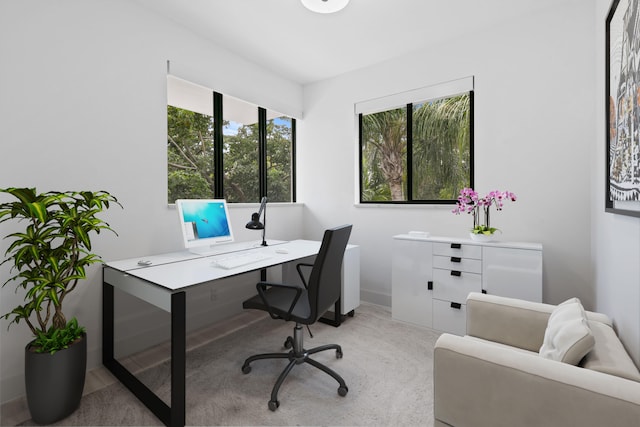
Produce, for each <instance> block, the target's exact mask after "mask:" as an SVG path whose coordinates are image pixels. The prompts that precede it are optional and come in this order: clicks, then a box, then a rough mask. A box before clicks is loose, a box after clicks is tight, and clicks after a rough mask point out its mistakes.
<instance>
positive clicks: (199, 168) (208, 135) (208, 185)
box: [167, 105, 214, 203]
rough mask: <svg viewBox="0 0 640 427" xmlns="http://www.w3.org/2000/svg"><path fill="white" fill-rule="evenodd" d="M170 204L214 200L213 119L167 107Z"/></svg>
mask: <svg viewBox="0 0 640 427" xmlns="http://www.w3.org/2000/svg"><path fill="white" fill-rule="evenodd" d="M167 162H168V201H169V203H174V202H175V201H176V200H177V199H207V198H209V199H210V198H212V197H213V189H214V174H213V117H212V116H207V115H205V114H199V113H196V112H193V111H189V110H183V109H182V108H177V107H173V106H171V105H169V106H167Z"/></svg>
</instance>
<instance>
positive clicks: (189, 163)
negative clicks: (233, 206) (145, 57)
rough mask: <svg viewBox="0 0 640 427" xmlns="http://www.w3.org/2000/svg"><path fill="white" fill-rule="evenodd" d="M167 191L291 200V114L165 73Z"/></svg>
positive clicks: (178, 195) (171, 197)
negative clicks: (270, 109)
mask: <svg viewBox="0 0 640 427" xmlns="http://www.w3.org/2000/svg"><path fill="white" fill-rule="evenodd" d="M167 94H168V96H167V99H168V101H167V103H168V106H167V165H168V170H167V173H168V176H167V183H168V188H167V195H168V196H167V197H168V202H169V203H173V202H175V200H177V199H189V198H191V199H193V198H213V197H215V198H225V199H227V201H229V202H259V201H260V199H261V198H262V197H263V196H267V197H268V198H269V201H270V202H294V201H295V162H294V154H295V119H293V118H291V117H286V116H283V115H282V114H280V113H277V112H275V111H268V110H266V109H264V108H261V107H258V106H256V105H253V104H250V103H248V102H245V101H242V100H239V99H236V98H233V97H230V96H227V95H222V94H220V93H217V92H214V91H212V90H210V89H207V88H203V87H201V86H198V85H195V84H193V83H189V82H186V81H184V80H181V79H178V78H175V77H173V76H169V77H168V78H167Z"/></svg>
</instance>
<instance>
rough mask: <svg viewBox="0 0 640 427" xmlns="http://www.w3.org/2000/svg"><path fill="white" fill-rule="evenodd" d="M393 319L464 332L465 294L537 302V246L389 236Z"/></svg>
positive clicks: (539, 269)
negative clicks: (481, 294) (390, 240)
mask: <svg viewBox="0 0 640 427" xmlns="http://www.w3.org/2000/svg"><path fill="white" fill-rule="evenodd" d="M391 281H392V299H391V308H392V316H393V318H394V319H398V320H402V321H405V322H410V323H415V324H418V325H422V326H427V327H430V328H433V329H437V330H440V331H444V332H451V333H454V334H458V335H464V334H465V332H466V300H467V295H469V292H483V293H488V294H494V295H501V296H508V297H512V298H520V299H525V300H529V301H536V302H542V245H540V244H537V243H510V242H493V243H479V242H474V241H471V240H467V239H454V238H447V237H423V236H417V235H410V234H403V235H398V236H394V241H393V262H392V279H391Z"/></svg>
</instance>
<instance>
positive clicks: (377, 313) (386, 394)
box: [23, 304, 439, 426]
mask: <svg viewBox="0 0 640 427" xmlns="http://www.w3.org/2000/svg"><path fill="white" fill-rule="evenodd" d="M292 329H293V324H292V323H285V322H283V321H275V320H271V319H269V318H265V319H263V320H259V321H258V322H257V323H255V324H253V325H250V326H248V327H246V328H243V329H240V330H238V331H236V332H234V333H232V334H230V335H227V336H224V337H222V338H219V339H217V340H214V341H212V342H210V343H208V344H206V345H204V346H201V347H199V348H197V349H194V350H192V351H190V352H189V353H188V354H187V378H186V380H187V386H186V387H187V396H186V402H187V408H186V421H187V425H199V426H205V425H206V426H209V425H243V426H246V425H273V426H285V425H323V426H329V425H336V426H357V425H363V426H401V425H405V426H432V425H433V375H432V370H433V345H434V343H435V341H436V339H437V337H438V335H439V334H438V333H436V332H434V331H430V330H427V329H423V328H418V327H414V326H411V325H407V324H405V323H401V322H397V321H394V320H392V319H391V313H390V311H389V310H388V309H387V308H384V307H379V306H375V305H369V304H363V305H362V306H360V307H359V308H358V309H357V310H356V315H355V317H353V318H348V319H347V320H346V321H345V323H343V324H342V326H340V327H338V328H334V327H331V326H328V325H325V324H316V325H312V327H311V332H312V333H313V334H314V338H313V339H311V338H309V336H308V334H307V333H306V331H305V347H306V348H311V347H315V346H318V345H321V344H327V343H337V344H340V345H341V346H342V349H343V352H344V357H343V358H342V359H337V358H336V356H335V352H334V351H327V352H323V353H319V354H316V355H315V357H314V358H315V359H316V360H317V361H319V362H321V363H324V364H326V365H328V366H329V367H331V368H332V369H334V370H335V371H337V372H338V373H339V374H340V375H342V377H343V378H344V379H345V381H346V383H347V386H348V387H349V393H348V394H347V396H345V397H340V396H339V395H338V393H337V388H338V383H337V382H336V381H335V380H334V379H333V378H331V377H330V376H328V375H326V374H324V373H323V372H321V371H319V370H317V369H316V368H314V367H312V366H310V365H306V364H304V365H298V366H296V367H295V368H294V369H293V371H292V372H291V373H290V374H289V377H288V379H287V380H286V381H285V382H284V384H283V385H282V387H281V389H280V393H279V395H278V398H279V400H280V408H279V409H278V410H277V411H275V412H272V411H270V410H269V409H268V407H267V402H268V401H269V398H270V394H271V388H272V387H273V384H274V383H275V380H276V378H277V376H278V375H279V374H280V372H281V371H282V369H283V368H284V366H285V364H286V360H275V361H271V360H269V361H267V360H262V361H256V362H254V363H253V364H252V365H251V366H252V371H251V373H249V374H248V375H244V374H243V373H242V372H241V366H242V363H243V361H244V359H245V358H246V357H248V356H250V355H252V354H256V353H264V352H274V351H275V352H278V351H281V350H282V345H283V343H284V340H285V338H286V337H287V336H288V335H290V334H291V332H292ZM168 366H169V365H168V363H163V364H161V365H160V366H156V367H153V368H150V369H148V370H146V371H144V372H143V373H142V374H140V375H139V378H141V379H142V380H143V381H144V382H145V383H146V384H148V385H149V386H150V387H151V388H152V389H153V390H154V391H155V392H156V393H157V394H159V395H160V396H161V397H162V398H164V399H168V396H169V384H170V382H169V376H168ZM30 424H31V422H26V423H24V424H23V425H30ZM57 425H82V426H91V425H130V426H142V425H161V423H160V422H159V420H158V419H157V418H155V416H154V415H153V414H151V412H149V411H148V410H147V409H146V407H144V406H143V405H142V404H141V403H140V402H139V401H138V400H137V399H136V398H135V397H134V396H133V395H132V394H131V393H130V392H129V391H128V390H127V389H126V388H125V387H124V386H122V385H121V384H120V383H117V384H113V385H111V386H109V387H106V388H104V389H102V390H99V391H96V392H94V393H91V394H89V395H87V396H85V397H83V399H82V402H81V405H80V408H79V409H78V410H77V411H76V412H75V413H74V414H72V415H71V416H70V417H68V418H66V419H64V420H62V421H60V422H59V423H58V424H57Z"/></svg>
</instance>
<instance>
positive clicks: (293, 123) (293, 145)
mask: <svg viewBox="0 0 640 427" xmlns="http://www.w3.org/2000/svg"><path fill="white" fill-rule="evenodd" d="M296 176H297V175H296V119H294V118H293V117H292V118H291V201H292V202H293V203H295V202H296V192H297V190H296Z"/></svg>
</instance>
